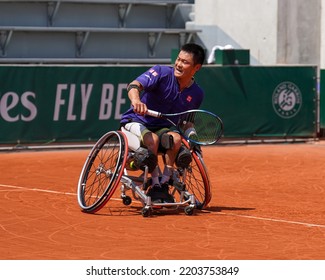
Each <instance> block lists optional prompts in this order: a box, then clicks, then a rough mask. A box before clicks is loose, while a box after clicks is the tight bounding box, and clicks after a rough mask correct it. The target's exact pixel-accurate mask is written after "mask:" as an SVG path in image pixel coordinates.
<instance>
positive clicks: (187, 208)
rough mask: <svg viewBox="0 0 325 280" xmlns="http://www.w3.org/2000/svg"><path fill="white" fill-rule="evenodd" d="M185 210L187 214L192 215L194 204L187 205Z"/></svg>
mask: <svg viewBox="0 0 325 280" xmlns="http://www.w3.org/2000/svg"><path fill="white" fill-rule="evenodd" d="M184 212H185V214H186V215H188V216H191V215H193V213H194V208H193V207H192V206H186V207H185V209H184Z"/></svg>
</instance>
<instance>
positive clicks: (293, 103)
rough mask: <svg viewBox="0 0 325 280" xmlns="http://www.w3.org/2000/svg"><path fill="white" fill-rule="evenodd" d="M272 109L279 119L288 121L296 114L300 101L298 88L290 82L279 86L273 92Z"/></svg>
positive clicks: (299, 107)
mask: <svg viewBox="0 0 325 280" xmlns="http://www.w3.org/2000/svg"><path fill="white" fill-rule="evenodd" d="M272 99H273V108H274V111H275V112H276V113H277V114H278V115H279V116H280V117H281V118H285V119H289V118H292V117H294V116H295V115H297V114H298V112H299V111H300V109H301V105H302V100H301V92H300V90H299V88H298V87H297V86H296V85H295V84H294V83H292V82H283V83H281V84H279V85H278V86H277V87H276V88H275V90H274V92H273V96H272Z"/></svg>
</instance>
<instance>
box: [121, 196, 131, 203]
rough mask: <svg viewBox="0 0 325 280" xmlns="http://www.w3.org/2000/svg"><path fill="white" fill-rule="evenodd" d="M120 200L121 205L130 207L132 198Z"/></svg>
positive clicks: (126, 197) (127, 197)
mask: <svg viewBox="0 0 325 280" xmlns="http://www.w3.org/2000/svg"><path fill="white" fill-rule="evenodd" d="M122 199H123V204H124V205H130V204H131V203H132V198H131V197H129V196H125V197H123V198H122Z"/></svg>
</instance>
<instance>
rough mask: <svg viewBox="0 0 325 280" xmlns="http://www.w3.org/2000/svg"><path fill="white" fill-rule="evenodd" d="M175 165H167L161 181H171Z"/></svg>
mask: <svg viewBox="0 0 325 280" xmlns="http://www.w3.org/2000/svg"><path fill="white" fill-rule="evenodd" d="M172 171H173V167H172V166H170V165H165V168H164V172H163V175H162V177H161V181H160V182H161V183H162V184H163V183H166V182H168V181H169V179H170V176H171V175H172Z"/></svg>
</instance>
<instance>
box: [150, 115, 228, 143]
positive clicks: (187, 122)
mask: <svg viewBox="0 0 325 280" xmlns="http://www.w3.org/2000/svg"><path fill="white" fill-rule="evenodd" d="M146 115H149V116H152V117H156V118H163V119H166V120H168V121H169V122H170V123H171V124H172V125H174V126H176V127H177V129H178V130H179V131H180V133H181V135H182V136H183V137H184V138H185V139H186V140H188V141H190V142H192V143H194V144H198V145H212V144H214V143H216V142H217V141H218V140H219V139H220V137H221V136H222V134H223V123H222V120H221V119H220V118H219V117H218V116H217V115H215V114H213V113H211V112H209V111H206V110H189V111H185V112H180V113H175V114H163V113H160V112H157V111H153V110H148V111H147V113H146Z"/></svg>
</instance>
